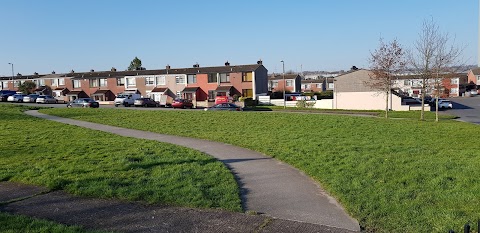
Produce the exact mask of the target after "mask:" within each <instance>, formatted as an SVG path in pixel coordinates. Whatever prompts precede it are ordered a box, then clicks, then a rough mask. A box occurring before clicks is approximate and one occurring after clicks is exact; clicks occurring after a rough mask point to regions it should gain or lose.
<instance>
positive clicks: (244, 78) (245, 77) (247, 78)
mask: <svg viewBox="0 0 480 233" xmlns="http://www.w3.org/2000/svg"><path fill="white" fill-rule="evenodd" d="M242 81H243V82H251V81H252V72H245V73H243V74H242Z"/></svg>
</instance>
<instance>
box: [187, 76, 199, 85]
mask: <svg viewBox="0 0 480 233" xmlns="http://www.w3.org/2000/svg"><path fill="white" fill-rule="evenodd" d="M187 83H188V84H191V83H197V75H196V74H189V75H187Z"/></svg>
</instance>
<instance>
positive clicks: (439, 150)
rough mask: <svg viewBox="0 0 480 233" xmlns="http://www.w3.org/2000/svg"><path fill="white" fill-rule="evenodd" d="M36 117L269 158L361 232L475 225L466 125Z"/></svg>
mask: <svg viewBox="0 0 480 233" xmlns="http://www.w3.org/2000/svg"><path fill="white" fill-rule="evenodd" d="M41 112H44V113H48V114H53V115H58V116H63V117H69V118H75V119H80V120H86V121H92V122H98V123H105V124H110V125H116V126H120V127H129V128H135V129H141V130H147V131H153V132H158V133H165V134H172V135H181V136H189V137H196V138H204V139H210V140H214V141H221V142H226V143H230V144H234V145H238V146H242V147H246V148H250V149H253V150H256V151H259V152H262V153H265V154H267V155H270V156H272V157H275V158H278V159H280V160H283V161H285V162H287V163H289V164H292V165H293V166H295V167H297V168H299V169H300V170H302V171H304V172H305V173H306V174H308V175H310V176H311V177H313V178H314V179H316V180H318V181H319V182H320V183H321V184H322V186H323V187H324V188H325V189H326V190H327V191H328V192H330V193H331V194H332V195H333V196H335V197H336V198H337V199H338V200H339V201H340V202H341V203H342V204H343V205H344V207H345V208H346V210H347V211H348V212H350V213H351V214H352V215H353V217H355V218H356V219H358V220H359V222H360V224H361V226H362V227H363V228H364V229H365V231H367V232H448V230H449V229H455V231H456V232H457V231H460V229H461V227H462V226H463V225H464V224H465V223H466V222H468V221H471V222H472V221H473V222H474V221H476V220H477V219H479V218H480V212H479V210H480V198H478V197H479V195H478V193H480V182H479V178H478V177H480V169H479V168H480V151H479V150H478V147H477V146H476V139H475V138H476V135H479V134H480V127H479V126H476V125H472V124H467V123H461V122H455V121H451V120H443V121H441V122H438V123H436V122H432V121H424V122H422V121H418V120H416V119H415V120H399V119H395V120H393V119H392V120H385V119H382V118H368V117H352V116H334V115H322V114H292V113H277V112H204V111H132V110H122V109H48V110H41Z"/></svg>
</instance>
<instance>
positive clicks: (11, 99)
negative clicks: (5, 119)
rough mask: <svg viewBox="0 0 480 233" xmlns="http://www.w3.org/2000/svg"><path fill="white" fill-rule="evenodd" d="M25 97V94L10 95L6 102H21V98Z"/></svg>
mask: <svg viewBox="0 0 480 233" xmlns="http://www.w3.org/2000/svg"><path fill="white" fill-rule="evenodd" d="M25 96H27V95H25V94H14V95H11V96H9V97H8V98H7V101H8V102H23V97H25Z"/></svg>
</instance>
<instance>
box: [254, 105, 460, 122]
mask: <svg viewBox="0 0 480 233" xmlns="http://www.w3.org/2000/svg"><path fill="white" fill-rule="evenodd" d="M247 109H248V110H252V111H267V110H268V111H288V112H311V113H333V114H344V115H355V114H364V115H370V116H377V117H381V118H383V117H384V116H385V111H379V110H344V109H320V108H298V107H287V108H286V109H284V108H283V107H282V106H257V107H253V108H247ZM429 109H430V108H429V107H428V108H425V120H427V121H428V120H435V112H431V111H429ZM388 116H389V118H407V119H420V111H390V112H388ZM438 118H439V119H442V120H450V119H455V116H453V115H449V114H448V113H445V112H443V111H441V112H440V114H439V116H438Z"/></svg>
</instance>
